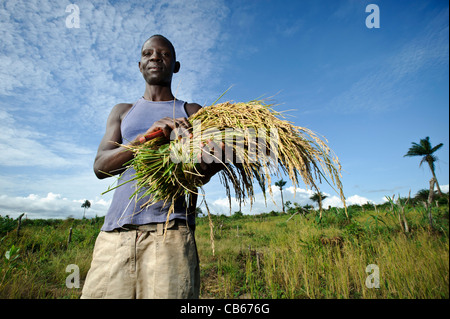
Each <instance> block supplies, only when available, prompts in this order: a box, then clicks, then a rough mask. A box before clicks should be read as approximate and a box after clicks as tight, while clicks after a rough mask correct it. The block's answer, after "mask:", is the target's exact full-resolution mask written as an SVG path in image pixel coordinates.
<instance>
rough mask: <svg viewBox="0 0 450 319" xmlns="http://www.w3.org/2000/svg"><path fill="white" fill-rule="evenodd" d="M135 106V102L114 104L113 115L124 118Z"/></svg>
mask: <svg viewBox="0 0 450 319" xmlns="http://www.w3.org/2000/svg"><path fill="white" fill-rule="evenodd" d="M132 106H133V103H118V104H116V105H114V107H113V108H112V110H111V116H114V117H116V118H117V119H120V120H122V119H123V117H124V116H125V115H126V114H127V113H128V111H129V110H130V109H131V107H132Z"/></svg>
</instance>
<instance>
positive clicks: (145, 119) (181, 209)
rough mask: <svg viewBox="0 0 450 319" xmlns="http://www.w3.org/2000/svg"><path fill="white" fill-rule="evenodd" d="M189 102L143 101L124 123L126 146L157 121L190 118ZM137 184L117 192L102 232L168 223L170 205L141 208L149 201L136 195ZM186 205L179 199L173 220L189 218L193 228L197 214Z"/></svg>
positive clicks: (131, 174) (131, 171)
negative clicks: (131, 226)
mask: <svg viewBox="0 0 450 319" xmlns="http://www.w3.org/2000/svg"><path fill="white" fill-rule="evenodd" d="M185 104H186V102H184V101H180V100H175V101H165V102H152V101H148V100H145V99H144V98H140V99H139V100H138V101H137V102H136V103H135V104H134V105H133V106H132V107H131V109H130V110H129V111H128V113H127V114H126V115H125V117H124V118H123V120H122V123H121V125H120V130H121V133H122V143H123V144H126V143H129V142H131V141H133V140H135V139H136V137H137V136H138V135H139V134H143V133H145V132H146V131H147V130H148V129H149V128H150V127H151V126H152V125H153V123H154V122H156V121H158V120H160V119H162V118H164V117H170V118H173V116H175V118H179V117H188V114H187V113H186V110H185V108H184V106H185ZM135 173H136V171H135V170H134V169H133V168H132V167H130V168H128V169H127V170H126V171H125V172H124V173H123V174H122V175H121V176H120V177H119V180H118V181H117V184H118V185H119V184H122V183H124V182H126V181H128V180H130V179H132V178H133V177H134V174H135ZM136 183H137V182H136V181H131V182H128V183H126V184H124V185H121V186H119V187H118V188H116V189H115V191H114V195H113V198H112V202H111V206H110V207H109V210H108V212H107V214H106V216H105V222H104V224H103V226H102V229H101V230H103V231H112V230H114V229H116V228H120V227H122V226H124V225H127V224H131V225H144V224H149V223H163V222H166V220H167V213H168V210H169V206H170V203H166V205H165V206H163V204H164V203H163V202H162V201H161V202H157V203H155V204H153V205H151V206H148V207H146V208H141V206H142V205H143V204H144V203H145V202H147V200H148V197H144V198H142V199H140V200H138V199H139V198H140V197H141V194H137V195H134V196H133V193H134V192H135V190H136ZM187 206H188V205H187V204H186V200H185V198H184V197H180V198H178V199H177V200H176V202H175V209H174V211H173V212H172V214H171V215H170V220H172V219H175V218H178V219H184V220H186V219H188V222H189V224H190V225H193V224H195V214H187Z"/></svg>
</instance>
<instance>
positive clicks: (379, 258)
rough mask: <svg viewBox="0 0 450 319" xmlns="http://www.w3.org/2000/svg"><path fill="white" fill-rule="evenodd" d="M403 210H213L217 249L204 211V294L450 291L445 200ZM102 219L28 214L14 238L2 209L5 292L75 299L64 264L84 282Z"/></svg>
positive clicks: (200, 241)
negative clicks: (375, 276)
mask: <svg viewBox="0 0 450 319" xmlns="http://www.w3.org/2000/svg"><path fill="white" fill-rule="evenodd" d="M405 212H406V217H407V220H408V223H409V228H410V232H409V233H405V232H404V231H402V229H401V227H400V225H399V224H398V220H397V217H396V215H395V210H394V211H393V212H391V211H390V209H388V208H384V209H382V210H380V209H378V211H374V210H366V211H365V212H363V211H361V210H358V209H355V208H354V207H353V208H352V207H350V209H349V213H350V216H351V219H350V220H348V219H347V218H346V217H345V216H344V215H343V212H342V211H338V210H336V209H335V208H332V209H331V210H329V211H324V213H323V218H322V220H320V221H319V220H318V219H317V218H316V214H315V213H310V214H307V215H306V216H305V215H300V214H298V215H295V216H294V217H293V218H291V219H290V220H289V221H287V220H288V219H289V217H290V216H291V215H288V214H278V213H276V212H272V213H271V214H261V215H259V216H242V215H240V214H234V215H233V216H231V217H226V216H213V218H214V236H215V255H214V256H213V253H212V249H211V242H210V228H209V223H208V218H207V217H202V218H198V220H197V221H198V222H197V230H196V240H197V246H198V251H199V256H200V267H201V279H202V282H201V298H296V299H297V298H345V299H347V298H350V299H358V298H383V299H384V298H400V299H412V298H427V299H429V298H449V240H448V234H449V230H448V229H449V221H448V206H445V207H440V208H439V209H438V208H434V210H433V218H434V222H435V224H434V227H433V229H431V228H430V227H429V225H428V220H427V217H426V214H425V211H424V209H421V208H412V207H408V208H407V209H405ZM102 223H103V218H96V219H90V220H74V219H68V220H25V221H23V223H22V228H21V232H20V236H19V237H18V236H17V234H16V231H15V228H14V221H12V220H11V219H8V218H6V217H1V216H0V254H1V255H0V298H79V296H80V295H81V288H78V289H77V288H72V289H69V288H67V287H66V284H65V281H66V277H67V276H68V275H69V273H67V272H66V267H67V266H68V265H69V264H75V265H77V266H78V267H79V269H80V279H81V280H80V281H81V287H82V285H83V282H84V278H85V277H86V274H87V271H88V270H89V266H90V262H91V258H92V250H93V246H94V243H95V239H96V237H97V234H98V232H99V229H100V227H101V225H102ZM70 227H72V228H73V234H72V242H71V243H70V244H67V238H68V235H69V229H70ZM7 252H9V253H8V257H9V259H7V258H6V257H5V253H7ZM369 264H375V265H377V266H378V267H379V278H380V288H371V289H369V288H367V287H366V285H365V281H366V278H367V276H368V275H369V274H368V273H366V271H365V270H366V267H367V265H369Z"/></svg>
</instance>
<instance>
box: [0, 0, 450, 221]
mask: <svg viewBox="0 0 450 319" xmlns="http://www.w3.org/2000/svg"><path fill="white" fill-rule="evenodd" d="M369 4H376V5H377V6H378V9H379V10H378V13H379V15H378V16H377V17H375V15H376V12H375V11H371V10H368V12H366V7H367V6H368V5H369ZM368 17H369V19H368ZM378 17H379V20H377V19H378ZM375 21H379V27H373V28H369V27H370V26H373V23H375ZM448 27H449V12H448V2H447V1H443V0H435V1H424V0H408V1H406V0H395V1H393V0H389V1H387V0H370V1H364V0H302V1H281V0H276V1H271V0H258V1H257V0H245V1H244V0H242V1H238V0H230V1H225V0H224V1H222V0H208V1H201V0H189V1H187V0H170V1H151V0H150V1H145V2H144V1H134V0H127V1H84V0H83V1H81V0H80V1H79V0H73V2H70V1H62V0H58V1H35V0H27V1H24V0H12V1H10V0H1V1H0V39H1V40H0V132H1V133H0V215H2V216H5V215H9V216H10V217H14V218H15V217H17V216H18V215H20V214H21V213H23V212H25V213H26V214H27V215H26V216H27V218H67V217H69V216H70V217H75V218H81V217H82V216H83V209H82V208H81V204H82V203H83V202H84V201H85V200H86V199H87V200H89V201H90V202H91V208H90V209H88V210H87V211H86V217H88V218H90V217H94V216H103V215H105V214H106V212H107V209H108V207H109V205H110V202H111V198H112V192H109V193H107V194H105V195H102V193H103V192H104V191H106V190H107V188H108V187H109V186H111V185H114V182H115V180H114V179H113V178H110V179H105V180H98V179H97V178H96V177H95V175H94V173H93V169H92V165H93V161H94V158H95V155H96V152H97V148H98V145H99V142H100V140H101V138H102V136H103V134H104V131H105V126H106V119H107V117H108V114H109V112H110V110H111V109H112V107H113V106H114V105H115V104H117V103H123V102H128V103H133V102H134V101H136V100H137V99H138V98H139V97H141V96H142V95H143V93H144V88H145V84H144V80H143V78H142V75H141V74H140V72H139V69H138V61H139V59H140V47H141V45H142V44H143V42H144V41H145V40H146V39H147V38H148V37H149V36H151V35H153V34H163V35H165V36H166V37H167V38H169V39H170V40H171V41H172V43H173V44H174V46H175V48H176V52H177V60H178V61H180V63H181V70H180V72H179V73H177V74H175V75H174V78H173V83H172V84H173V86H172V88H173V92H174V94H175V96H176V97H177V98H178V99H181V100H184V101H188V102H196V103H199V104H201V105H205V106H206V105H210V104H211V103H213V102H214V101H215V100H216V99H217V98H218V97H219V96H220V95H221V94H222V93H223V92H224V91H225V90H226V89H228V88H229V87H230V86H231V85H232V86H233V87H232V89H231V90H230V91H228V92H227V94H226V95H225V96H224V97H223V98H222V99H221V102H222V101H226V100H233V101H244V102H245V101H249V100H252V99H255V98H258V97H261V96H264V97H272V99H273V100H274V101H275V102H276V103H277V106H276V110H279V111H283V112H286V114H287V115H288V116H289V117H288V120H289V121H291V122H292V123H293V124H295V125H297V126H302V127H306V128H308V129H310V130H312V131H314V132H316V133H317V134H318V135H320V136H323V137H324V138H326V140H327V141H328V142H327V144H328V146H329V147H330V148H331V149H332V150H333V151H334V153H335V154H336V155H337V156H338V158H339V161H340V163H341V165H342V179H341V180H342V183H343V188H344V194H345V196H346V201H347V204H348V205H352V204H365V203H367V202H373V203H383V202H384V201H385V200H386V196H390V197H392V196H393V195H395V196H396V197H397V196H403V197H406V196H408V193H409V192H411V195H412V196H414V195H415V194H416V193H417V191H419V190H421V189H424V188H428V187H429V180H430V178H431V173H430V170H429V168H428V167H427V165H423V166H421V167H419V163H420V158H415V157H414V158H410V157H404V156H403V155H404V154H406V153H407V151H408V149H409V147H410V146H411V143H412V142H417V143H418V142H419V141H420V139H423V138H425V137H427V136H429V137H430V141H431V143H432V145H437V144H439V143H443V144H444V146H443V147H442V148H441V149H440V150H438V151H437V152H436V153H435V155H436V156H437V157H438V159H439V160H438V162H437V163H436V175H437V179H438V182H439V184H440V185H441V188H442V189H443V190H444V191H446V192H448V188H449V186H448V185H449V180H448V176H449V170H448V167H449V156H448V154H449V148H448V147H449V89H448V86H449V83H448V82H449V50H448V41H449V29H448ZM279 178H280V179H281V178H284V179H285V180H288V179H287V178H286V177H285V176H284V177H283V176H279ZM273 180H277V177H274V178H273ZM319 187H320V190H321V191H322V192H323V193H324V194H326V195H327V196H328V198H327V199H325V201H324V206H325V207H327V206H328V205H330V206H337V207H342V203H341V201H340V200H339V196H338V194H337V193H336V192H335V191H334V190H333V189H332V188H331V187H330V186H328V185H327V184H326V183H325V184H321V185H319ZM204 190H205V194H206V196H205V199H206V201H207V203H208V206H209V208H210V211H211V212H212V213H214V214H229V213H230V207H229V204H228V199H227V197H226V193H225V189H224V187H223V186H222V185H221V184H220V181H219V178H218V177H217V176H216V177H214V178H213V179H212V180H211V181H210V182H209V183H208V184H207V185H206V186H205V187H204ZM273 190H274V197H273V201H272V200H270V198H269V200H267V202H265V201H264V199H263V197H262V195H261V193H260V192H258V193H257V194H256V196H255V202H254V204H253V206H252V207H250V205H248V204H246V205H243V206H242V207H241V208H242V211H243V212H244V213H246V214H257V213H263V212H270V211H271V210H278V211H280V210H281V200H280V192H279V190H278V188H276V187H274V188H273ZM283 192H284V199H285V201H288V200H289V201H291V202H297V203H299V204H300V205H302V206H303V205H306V204H312V201H311V200H310V199H309V197H310V196H311V195H312V193H313V192H312V191H311V190H309V189H306V187H302V186H301V185H300V187H298V188H294V187H293V186H292V183H291V182H290V181H289V180H288V182H287V185H286V186H285V189H284V191H283ZM202 207H203V204H202ZM238 209H239V206H238V205H237V204H236V203H234V202H233V205H232V207H231V212H234V211H236V210H238Z"/></svg>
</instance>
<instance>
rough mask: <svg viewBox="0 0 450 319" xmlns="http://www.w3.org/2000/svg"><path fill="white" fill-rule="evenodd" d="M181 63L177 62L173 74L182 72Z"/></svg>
mask: <svg viewBox="0 0 450 319" xmlns="http://www.w3.org/2000/svg"><path fill="white" fill-rule="evenodd" d="M139 63H140V62H139ZM180 67H181V65H180V62H178V61H177V62H175V68H174V69H173V73H177V72H178V71H180Z"/></svg>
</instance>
